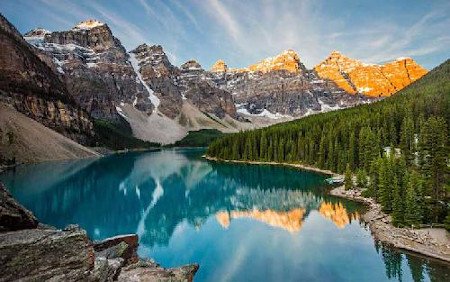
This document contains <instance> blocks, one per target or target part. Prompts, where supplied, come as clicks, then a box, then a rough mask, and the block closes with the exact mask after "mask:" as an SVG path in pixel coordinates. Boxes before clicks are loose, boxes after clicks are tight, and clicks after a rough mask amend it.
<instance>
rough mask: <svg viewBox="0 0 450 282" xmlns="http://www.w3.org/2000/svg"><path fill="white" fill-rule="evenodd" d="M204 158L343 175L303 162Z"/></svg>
mask: <svg viewBox="0 0 450 282" xmlns="http://www.w3.org/2000/svg"><path fill="white" fill-rule="evenodd" d="M202 158H204V159H206V160H208V161H215V162H224V163H240V164H252V165H278V166H289V167H294V168H299V169H303V170H307V171H313V172H318V173H321V174H327V175H330V176H333V177H334V176H342V175H341V174H338V173H335V172H332V171H330V170H325V169H320V168H317V167H313V166H309V165H302V164H294V163H277V162H261V161H238V160H223V159H218V158H213V157H210V156H207V155H203V156H202Z"/></svg>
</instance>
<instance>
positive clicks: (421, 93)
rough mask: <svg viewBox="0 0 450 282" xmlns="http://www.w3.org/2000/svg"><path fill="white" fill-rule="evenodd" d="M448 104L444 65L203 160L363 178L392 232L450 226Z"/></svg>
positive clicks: (449, 68)
mask: <svg viewBox="0 0 450 282" xmlns="http://www.w3.org/2000/svg"><path fill="white" fill-rule="evenodd" d="M449 98H450V60H447V61H446V62H444V63H443V64H442V65H440V66H438V67H437V68H435V69H434V70H432V71H431V72H430V73H429V74H427V75H426V76H424V77H423V78H422V79H420V80H418V81H416V82H415V83H413V84H411V85H410V86H409V87H407V88H405V89H404V90H402V91H400V92H398V93H397V94H396V95H394V96H393V97H390V98H386V99H384V100H382V101H379V102H377V103H374V104H371V105H363V106H358V107H355V108H352V109H347V110H342V111H336V112H329V113H325V114H319V115H314V116H309V117H307V118H304V119H301V120H296V121H292V122H288V123H283V124H278V125H275V126H271V127H268V128H263V129H259V130H254V131H247V132H240V133H236V134H231V135H227V136H224V137H223V138H220V139H218V140H216V141H215V142H213V143H212V144H211V145H210V146H209V148H208V152H207V154H208V155H209V156H212V157H216V158H219V159H231V160H249V161H267V162H269V161H270V162H284V163H304V164H308V165H314V166H317V167H319V168H321V169H327V170H331V171H334V172H338V173H343V172H345V171H346V169H347V170H349V171H352V172H353V173H357V174H359V175H360V177H359V178H360V181H361V182H362V183H365V185H366V186H367V189H366V191H365V193H366V194H367V195H368V196H371V197H374V198H375V199H376V200H377V201H378V202H380V203H381V204H382V206H383V209H384V210H385V211H386V212H388V213H391V214H392V216H393V222H394V224H396V225H398V226H401V225H408V226H411V225H418V224H420V223H432V222H444V221H445V222H449V221H450V219H449V218H448V216H447V214H448V206H449V188H448V179H449V178H448V160H449V146H448V145H449V141H448V136H449V126H450V122H449V120H450V99H449ZM364 175H367V176H368V177H366V179H365V180H366V181H364V179H362V178H364ZM367 180H369V181H367ZM446 216H447V219H446V220H445V217H446Z"/></svg>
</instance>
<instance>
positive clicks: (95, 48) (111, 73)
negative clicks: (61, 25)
mask: <svg viewBox="0 0 450 282" xmlns="http://www.w3.org/2000/svg"><path fill="white" fill-rule="evenodd" d="M24 38H25V40H27V41H28V42H29V43H31V44H33V45H34V46H35V47H36V48H38V49H39V50H40V51H41V52H42V53H44V54H46V55H48V56H49V57H50V58H51V60H52V61H53V64H54V66H55V67H56V70H57V71H58V73H59V74H60V76H61V77H62V78H63V80H64V82H65V84H66V86H67V89H68V91H69V93H70V94H71V96H72V97H73V98H74V99H75V100H76V101H77V103H78V104H79V105H80V106H81V107H82V108H83V109H84V110H86V111H87V112H88V113H89V114H90V115H91V116H92V117H93V118H95V119H105V120H109V121H113V122H117V121H118V120H119V119H120V117H119V113H118V112H117V110H116V106H117V105H119V104H120V103H130V104H131V103H132V104H134V106H135V107H136V108H137V109H139V110H140V111H142V112H145V113H148V114H150V113H151V111H152V104H151V102H150V101H149V100H148V99H147V96H148V95H147V93H146V91H145V87H144V85H142V83H140V81H139V80H138V79H137V75H136V73H135V71H134V69H133V67H132V65H131V63H130V62H129V60H128V54H127V52H126V50H125V48H124V47H123V46H122V44H121V43H120V41H119V40H118V39H117V38H115V37H114V36H113V34H112V32H111V30H110V28H109V27H108V25H107V24H104V23H101V22H99V21H96V20H87V21H83V22H80V23H79V24H77V25H75V26H74V27H73V28H72V29H71V30H67V31H57V32H48V31H43V30H42V29H37V30H32V31H30V32H28V33H26V34H25V35H24Z"/></svg>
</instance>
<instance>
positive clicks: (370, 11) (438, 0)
mask: <svg viewBox="0 0 450 282" xmlns="http://www.w3.org/2000/svg"><path fill="white" fill-rule="evenodd" d="M0 12H1V13H2V14H3V15H4V16H5V17H7V18H8V20H9V21H10V22H12V23H13V24H14V25H15V26H16V27H17V28H18V30H19V31H20V32H22V33H25V32H27V31H29V30H30V29H32V28H35V27H43V28H46V29H48V30H50V31H60V30H68V29H70V28H72V27H73V26H74V25H75V24H77V23H78V22H80V21H82V20H86V19H90V18H93V19H97V20H100V21H102V22H105V23H107V24H108V26H109V27H110V28H111V30H112V31H113V33H114V35H115V36H116V37H117V38H119V39H120V40H121V42H122V44H123V45H124V46H125V48H126V49H127V50H132V49H134V48H135V47H136V46H138V45H139V44H142V43H147V44H159V45H162V46H163V48H164V50H165V52H166V53H167V54H168V56H169V59H170V60H171V62H172V63H173V64H175V65H181V64H182V63H184V62H186V61H187V60H190V59H195V60H197V61H198V62H199V63H200V64H201V65H202V66H203V68H205V69H209V68H210V67H211V66H212V64H213V63H214V62H215V61H216V60H218V59H223V60H224V61H225V62H226V63H227V65H228V66H229V67H245V66H248V65H250V64H252V63H255V62H257V61H259V60H261V59H263V58H266V57H270V56H274V55H276V54H278V53H280V52H282V51H283V50H286V49H293V50H295V51H297V53H298V54H299V56H300V59H301V61H302V62H303V63H304V64H305V65H306V66H307V67H308V68H312V67H314V66H315V65H316V64H318V63H320V62H321V61H322V60H323V59H325V58H326V57H327V56H328V55H329V53H330V52H331V51H333V50H338V51H340V52H341V53H342V54H344V55H346V56H349V57H352V58H355V59H359V60H362V61H363V62H365V63H383V62H386V61H390V60H394V59H396V58H398V57H412V58H413V59H415V60H416V61H417V62H418V63H419V64H421V65H422V66H424V67H425V68H427V69H432V68H433V67H435V66H437V65H439V64H440V63H442V62H443V61H445V60H446V59H448V58H449V57H450V1H449V0H428V1H426V0H422V1H420V0H391V1H390V0H386V1H375V0H354V1H351V0H283V1H280V0H245V1H244V0H184V1H183V0H127V1H124V0H104V1H102V0H0Z"/></svg>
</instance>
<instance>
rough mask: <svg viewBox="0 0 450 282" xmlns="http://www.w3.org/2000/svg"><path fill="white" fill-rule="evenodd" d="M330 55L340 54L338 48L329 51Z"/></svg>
mask: <svg viewBox="0 0 450 282" xmlns="http://www.w3.org/2000/svg"><path fill="white" fill-rule="evenodd" d="M330 55H342V54H341V52H339V51H338V50H333V51H331V53H330Z"/></svg>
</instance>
